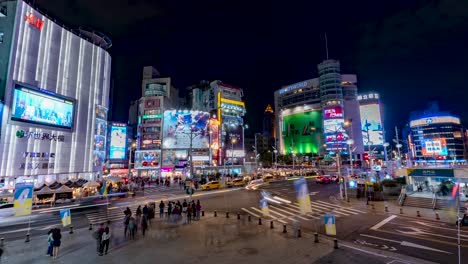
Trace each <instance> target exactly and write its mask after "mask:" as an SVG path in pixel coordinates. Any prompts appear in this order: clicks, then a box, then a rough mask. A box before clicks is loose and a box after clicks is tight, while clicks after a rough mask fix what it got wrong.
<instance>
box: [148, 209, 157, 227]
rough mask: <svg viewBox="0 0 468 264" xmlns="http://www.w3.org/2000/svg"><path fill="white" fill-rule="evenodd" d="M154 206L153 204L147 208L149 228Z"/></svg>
mask: <svg viewBox="0 0 468 264" xmlns="http://www.w3.org/2000/svg"><path fill="white" fill-rule="evenodd" d="M155 206H156V205H155V204H151V205H150V206H149V207H148V224H149V225H150V226H151V219H153V218H154V209H155V208H154V207H155Z"/></svg>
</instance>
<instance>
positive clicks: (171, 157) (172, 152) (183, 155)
mask: <svg viewBox="0 0 468 264" xmlns="http://www.w3.org/2000/svg"><path fill="white" fill-rule="evenodd" d="M187 160H188V151H187V150H185V149H167V150H163V151H162V166H163V167H174V166H178V165H179V163H180V161H187Z"/></svg>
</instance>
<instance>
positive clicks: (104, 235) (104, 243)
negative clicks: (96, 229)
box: [101, 227, 111, 256]
mask: <svg viewBox="0 0 468 264" xmlns="http://www.w3.org/2000/svg"><path fill="white" fill-rule="evenodd" d="M110 237H111V234H110V232H109V227H106V230H105V231H104V233H102V240H101V243H102V249H103V250H104V254H106V255H107V251H108V250H109V242H110ZM101 254H102V253H101ZM101 256H102V255H101Z"/></svg>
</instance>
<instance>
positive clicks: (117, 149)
mask: <svg viewBox="0 0 468 264" xmlns="http://www.w3.org/2000/svg"><path fill="white" fill-rule="evenodd" d="M110 130H111V131H110V133H111V135H110V145H109V159H111V160H123V159H125V158H126V156H127V155H126V153H127V126H126V125H125V124H118V123H112V124H111V128H110Z"/></svg>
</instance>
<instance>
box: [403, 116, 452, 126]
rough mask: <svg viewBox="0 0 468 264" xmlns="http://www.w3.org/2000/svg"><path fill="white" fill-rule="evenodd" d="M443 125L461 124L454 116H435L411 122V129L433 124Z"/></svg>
mask: <svg viewBox="0 0 468 264" xmlns="http://www.w3.org/2000/svg"><path fill="white" fill-rule="evenodd" d="M443 123H452V124H457V125H458V124H460V118H457V117H454V116H434V117H427V118H420V119H416V120H413V121H411V122H410V127H416V126H426V125H432V124H443Z"/></svg>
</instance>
